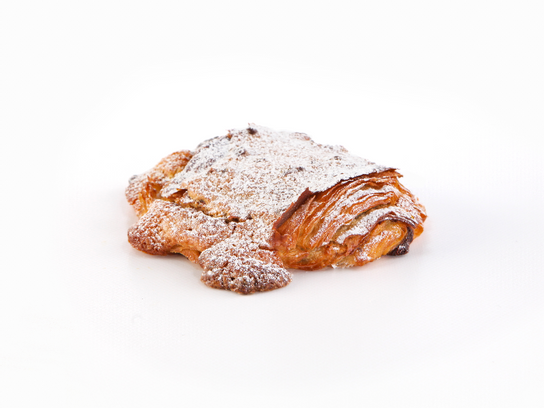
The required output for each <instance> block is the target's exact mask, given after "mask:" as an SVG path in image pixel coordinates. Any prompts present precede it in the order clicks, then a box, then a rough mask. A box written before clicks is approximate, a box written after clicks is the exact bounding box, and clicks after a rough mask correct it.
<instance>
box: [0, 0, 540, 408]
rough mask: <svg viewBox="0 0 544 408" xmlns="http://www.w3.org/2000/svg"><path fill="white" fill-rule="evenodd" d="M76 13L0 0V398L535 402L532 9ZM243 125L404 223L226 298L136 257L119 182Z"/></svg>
mask: <svg viewBox="0 0 544 408" xmlns="http://www.w3.org/2000/svg"><path fill="white" fill-rule="evenodd" d="M87 3H88V5H84V4H83V2H61V1H50V2H25V1H19V2H10V1H8V2H7V3H3V5H2V6H1V8H2V11H1V12H0V47H1V48H0V51H1V53H0V55H1V59H2V64H1V65H0V133H1V134H2V140H3V148H2V149H1V151H0V155H1V157H0V159H1V161H0V163H1V166H2V167H1V170H2V173H1V174H2V175H1V177H2V179H1V183H2V184H1V185H2V201H1V210H2V212H1V214H2V215H3V216H2V234H1V238H0V239H1V248H2V264H3V267H2V273H1V275H0V279H1V281H0V319H1V320H0V324H1V326H0V327H1V328H2V333H1V335H0V384H1V385H0V400H1V401H2V405H3V406H6V407H8V406H9V407H37V406H48V407H49V406H51V407H53V406H54V407H129V406H130V407H148V406H156V407H179V406H191V407H217V406H239V407H249V406H259V407H277V406H286V407H295V406H296V407H301V406H302V407H304V406H318V407H330V406H333V405H334V406H357V407H361V406H367V407H418V408H419V407H461V406H462V407H487V406H489V407H497V406H505V407H541V406H544V391H543V385H544V348H543V343H544V327H543V321H544V296H543V293H544V292H543V290H544V274H543V271H542V269H543V268H542V263H543V256H542V251H541V246H542V231H543V228H544V225H543V220H542V215H541V211H542V207H543V205H544V197H543V192H542V191H543V189H542V181H543V166H542V164H541V156H542V151H543V149H542V141H541V140H542V137H543V136H544V115H543V112H544V99H543V95H544V82H543V79H542V78H543V75H542V73H543V72H544V57H543V49H544V40H543V39H544V29H543V27H544V26H543V25H542V21H543V20H544V8H543V5H542V4H543V3H542V2H538V1H515V2H514V1H502V2H485V1H460V2H449V3H451V4H449V5H446V4H445V3H446V2H431V1H429V2H425V1H415V2H400V1H392V2H368V3H363V2H355V1H353V2H349V1H335V2H326V3H325V2H309V1H308V2H303V1H276V2H266V3H264V2H263V3H262V4H261V3H260V2H243V1H234V2H210V1H208V2H204V1H202V2H198V3H197V2H188V1H185V2H183V1H182V2H161V1H157V2H149V3H147V4H144V3H135V2H122V1H98V2H87ZM248 122H255V123H258V124H262V125H264V126H269V127H271V128H275V129H278V130H282V129H285V130H293V131H302V132H306V133H308V134H310V135H311V136H312V137H313V138H314V139H316V140H317V141H319V142H323V143H335V144H342V145H344V146H345V147H347V148H348V149H349V150H350V151H351V152H353V153H356V154H359V155H361V156H363V157H366V158H368V159H370V160H373V161H376V162H379V163H382V164H385V165H392V166H396V167H398V168H400V169H401V172H403V173H404V175H405V176H406V177H405V179H404V182H405V184H406V185H407V186H408V187H409V188H410V189H411V190H412V191H413V192H414V193H415V194H416V195H418V196H419V197H420V199H421V201H422V202H423V203H424V204H425V205H426V206H427V209H428V213H429V219H428V221H427V223H426V231H425V233H424V234H423V235H422V236H421V237H420V238H419V239H417V240H416V241H415V242H414V244H413V245H412V248H411V252H410V253H409V254H408V255H407V256H405V257H399V258H387V259H381V260H379V261H377V262H375V263H373V264H370V265H367V266H364V267H362V268H353V269H348V270H323V271H319V272H311V273H308V272H296V273H295V277H294V280H293V283H292V284H291V285H290V286H288V287H287V288H285V289H281V290H277V291H274V292H270V293H264V294H257V295H253V296H246V297H244V296H239V295H236V294H233V293H229V292H223V291H218V290H212V289H209V288H207V287H206V286H204V285H203V284H202V283H201V282H200V281H199V275H200V271H199V269H198V268H197V267H195V266H193V265H192V264H190V263H189V262H188V261H187V260H185V259H183V258H182V257H176V256H172V257H153V256H148V255H145V254H142V253H139V252H137V251H136V250H134V249H132V248H131V247H130V245H129V244H128V243H127V241H126V230H127V228H128V227H129V226H130V225H131V224H132V223H133V222H135V220H136V217H135V215H134V214H133V212H132V210H131V208H130V207H129V206H128V204H127V203H126V202H125V200H124V195H123V194H124V188H125V186H126V184H127V180H128V178H129V177H130V176H131V175H133V174H136V173H140V172H143V171H145V170H147V169H148V168H150V167H151V166H153V165H154V164H155V163H156V162H157V161H158V160H159V159H161V158H162V157H163V156H165V155H167V154H169V153H171V152H172V151H175V150H178V149H187V148H189V149H192V148H194V147H195V146H196V145H197V143H198V142H199V141H201V140H203V139H205V138H209V137H212V136H215V135H220V134H224V133H225V131H226V130H227V129H230V128H236V127H242V126H245V125H246V124H247V123H248Z"/></svg>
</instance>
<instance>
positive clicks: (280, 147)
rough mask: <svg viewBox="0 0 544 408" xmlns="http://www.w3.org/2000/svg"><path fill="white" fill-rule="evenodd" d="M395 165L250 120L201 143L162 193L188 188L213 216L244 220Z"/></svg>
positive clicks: (269, 213)
mask: <svg viewBox="0 0 544 408" xmlns="http://www.w3.org/2000/svg"><path fill="white" fill-rule="evenodd" d="M386 170H391V168H390V167H384V166H380V165H377V164H375V163H372V162H370V161H368V160H365V159H362V158H360V157H357V156H354V155H352V154H349V153H348V152H347V150H346V149H345V148H344V147H342V146H327V145H321V144H318V143H315V142H314V141H312V140H311V139H310V137H308V136H307V135H306V134H304V133H290V132H275V131H273V130H270V129H268V128H265V127H262V126H257V125H255V124H250V126H249V127H248V128H247V129H241V130H231V131H230V132H229V133H228V135H226V136H219V137H215V138H213V139H209V140H207V141H205V142H203V143H201V144H200V145H199V146H198V147H197V149H196V150H195V152H194V155H193V157H192V158H191V160H190V161H189V163H188V164H187V166H186V167H185V168H184V170H183V171H181V172H180V173H178V174H177V175H176V176H175V177H174V178H173V179H172V181H171V182H170V183H169V184H168V185H167V186H165V188H164V189H163V190H162V192H161V194H162V196H163V197H170V196H172V195H173V194H175V193H177V192H180V191H182V190H186V191H187V194H186V195H185V198H184V200H187V201H198V202H199V203H201V204H202V205H203V206H204V210H205V211H206V212H207V213H208V214H209V215H213V216H228V217H236V218H238V219H240V220H244V219H247V218H252V217H255V216H260V217H263V216H264V217H267V216H268V217H270V218H274V217H278V216H280V215H281V214H282V213H283V212H285V211H286V210H287V209H288V208H289V207H290V206H291V205H292V204H293V203H295V202H296V201H297V199H298V198H299V197H300V196H301V194H303V193H304V192H305V191H307V190H308V191H309V192H311V193H317V192H321V191H325V190H327V189H328V188H330V187H332V186H334V185H335V184H336V183H338V182H339V181H342V180H347V179H350V178H353V177H357V176H361V175H368V174H372V173H377V172H381V171H386Z"/></svg>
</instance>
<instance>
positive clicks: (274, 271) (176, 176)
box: [126, 124, 426, 294]
mask: <svg viewBox="0 0 544 408" xmlns="http://www.w3.org/2000/svg"><path fill="white" fill-rule="evenodd" d="M399 177H401V175H400V174H399V173H398V172H397V171H396V170H395V169H394V168H391V167H384V166H380V165H377V164H375V163H372V162H369V161H367V160H365V159H362V158H360V157H357V156H354V155H352V154H349V153H348V152H347V150H346V149H344V148H343V147H341V146H326V145H321V144H317V143H315V142H314V141H312V140H311V139H310V138H309V137H308V136H307V135H306V134H304V133H289V132H275V131H272V130H270V129H267V128H264V127H261V126H256V125H254V124H250V126H249V127H248V128H246V129H241V130H231V131H230V132H229V133H228V134H227V135H226V136H219V137H215V138H213V139H209V140H206V141H204V142H203V143H201V144H200V145H198V147H197V148H196V149H195V150H194V151H188V150H183V151H179V152H176V153H173V154H171V155H170V156H167V157H166V158H164V159H163V160H161V161H160V162H159V163H158V164H157V165H156V166H155V167H154V168H152V169H151V170H150V171H148V172H147V173H144V174H141V175H139V176H134V177H132V178H131V179H130V183H129V186H128V187H127V189H126V197H127V199H128V202H129V203H130V204H131V205H132V206H133V207H134V209H135V210H136V213H137V215H138V216H139V221H138V222H137V223H136V224H135V225H134V226H132V227H131V228H130V229H129V231H128V239H129V242H130V243H131V244H132V245H133V246H134V247H135V248H136V249H139V250H141V251H144V252H147V253H149V254H153V255H166V254H169V253H179V254H182V255H185V256H186V257H187V258H189V260H191V261H192V262H195V263H197V264H199V265H200V266H201V267H202V269H203V273H202V277H201V279H202V281H203V282H204V283H205V284H206V285H208V286H210V287H213V288H219V289H226V290H231V291H234V292H238V293H243V294H248V293H253V292H256V291H267V290H272V289H277V288H281V287H283V286H286V285H287V284H289V283H290V282H291V279H292V274H291V273H290V272H289V271H288V270H287V268H294V269H305V270H315V269H319V268H324V267H327V266H332V267H349V266H356V265H364V264H366V263H368V262H371V261H373V260H375V259H378V258H379V257H381V256H382V255H403V254H406V253H407V252H408V248H409V246H410V244H411V242H412V240H413V239H414V238H415V237H417V236H418V235H420V234H421V232H422V231H423V226H422V225H423V222H424V220H425V218H426V214H425V208H424V207H423V206H422V205H421V204H419V202H418V200H417V198H415V197H414V196H413V195H412V194H411V193H410V191H408V190H407V189H406V188H405V187H404V186H403V185H402V184H400V182H399Z"/></svg>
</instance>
